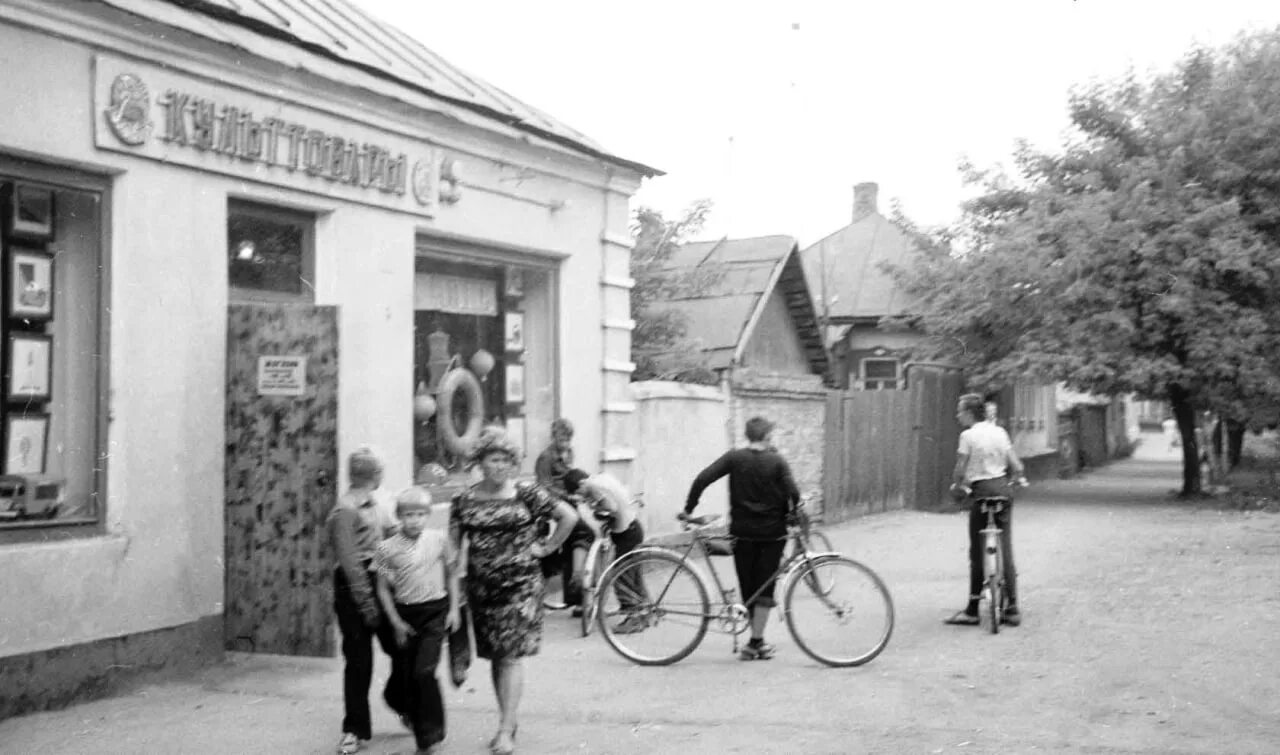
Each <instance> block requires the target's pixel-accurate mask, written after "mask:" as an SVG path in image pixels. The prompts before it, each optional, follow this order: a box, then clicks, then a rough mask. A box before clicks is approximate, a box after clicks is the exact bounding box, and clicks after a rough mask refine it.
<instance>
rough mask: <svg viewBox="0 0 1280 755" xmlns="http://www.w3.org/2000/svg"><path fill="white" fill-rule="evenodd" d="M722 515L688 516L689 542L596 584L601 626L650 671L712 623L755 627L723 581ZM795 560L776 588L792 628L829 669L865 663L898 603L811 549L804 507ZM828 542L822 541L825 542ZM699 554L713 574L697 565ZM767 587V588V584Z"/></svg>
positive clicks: (634, 556)
mask: <svg viewBox="0 0 1280 755" xmlns="http://www.w3.org/2000/svg"><path fill="white" fill-rule="evenodd" d="M719 519H720V517H719V516H703V517H687V518H686V519H685V521H684V523H683V524H684V529H685V530H686V531H687V532H689V533H690V535H691V537H690V539H689V542H688V543H687V544H685V545H681V546H677V547H668V546H659V545H647V546H642V547H640V548H637V549H636V550H634V551H632V552H631V553H628V554H627V555H625V556H623V557H622V558H620V559H618V560H617V561H615V562H613V564H612V565H610V566H609V568H608V569H607V570H606V571H605V574H604V577H603V578H602V579H601V584H600V588H599V597H598V598H597V600H598V601H599V603H600V605H599V612H598V619H597V621H598V626H599V628H600V633H601V635H602V636H603V637H604V638H605V641H606V642H608V643H609V646H610V647H612V648H613V649H614V650H615V651H616V652H617V653H618V654H620V655H621V656H622V657H624V658H626V659H627V660H629V661H632V662H634V663H638V664H640V665H643V666H663V665H667V664H671V663H675V662H676V661H679V660H681V659H682V658H685V657H686V656H688V655H689V654H690V653H692V652H693V650H694V649H695V648H696V647H697V646H698V644H699V643H700V642H701V641H702V638H703V637H704V636H706V633H707V630H708V628H710V627H711V626H712V625H713V623H714V625H715V627H716V628H717V629H718V630H719V631H721V632H724V633H726V634H729V635H731V636H732V637H733V650H734V652H735V653H736V652H737V651H738V635H740V634H742V633H743V632H745V631H746V630H747V628H748V626H749V621H748V614H747V609H746V603H748V602H750V601H751V600H754V599H755V598H757V597H758V596H759V595H760V593H761V592H762V591H763V590H764V589H765V588H764V587H761V588H760V590H758V591H757V592H756V593H755V594H753V595H750V596H748V597H747V599H746V600H739V598H738V595H737V589H736V588H735V587H732V586H728V585H726V583H725V582H724V581H723V580H722V579H721V578H720V574H719V572H718V571H717V569H716V567H715V560H714V558H713V557H712V554H713V553H726V552H729V551H728V550H727V548H726V544H727V541H728V539H729V538H728V537H727V536H726V535H723V534H720V533H715V532H712V531H711V527H712V526H713V525H714V524H715V523H716V522H717V521H718V520H719ZM787 539H788V541H789V543H790V545H791V548H790V551H791V555H790V556H789V557H787V558H784V559H783V561H782V563H781V564H780V565H779V567H778V570H777V571H776V572H775V573H774V574H773V576H772V577H771V578H770V580H769V583H773V582H777V584H778V592H779V593H780V594H781V596H782V600H781V607H782V613H783V616H784V617H785V620H786V624H787V629H788V631H789V632H790V633H791V636H792V638H794V639H795V642H796V645H798V646H799V647H800V649H801V650H803V651H804V652H805V653H806V654H808V655H809V656H810V657H811V658H813V659H814V660H816V661H819V662H820V663H824V664H826V665H828V666H860V665H862V664H864V663H867V662H868V661H870V660H872V659H873V658H875V657H876V656H877V655H879V654H880V652H881V651H882V650H884V648H885V646H886V645H888V644H889V637H890V636H891V635H892V634H893V621H894V614H893V599H892V598H891V597H890V595H889V589H888V588H887V587H886V586H885V584H884V582H883V581H882V580H881V579H880V577H879V576H878V575H877V574H876V573H875V572H874V571H872V570H871V569H870V568H868V567H866V566H864V565H863V564H861V563H858V562H857V561H855V560H853V559H851V558H848V557H847V556H842V555H840V554H838V553H832V552H830V551H829V543H826V545H827V546H828V551H816V550H814V548H813V546H812V539H813V534H812V533H811V532H810V525H809V519H808V516H806V514H805V512H804V508H803V506H802V507H800V508H798V509H797V511H796V512H795V514H794V515H793V516H792V517H791V522H790V524H789V526H788V528H787ZM823 539H824V540H825V536H823ZM695 551H697V552H698V553H701V555H702V559H701V560H702V562H703V563H704V564H705V567H706V568H705V571H706V573H707V574H709V575H710V577H711V584H712V585H714V588H715V594H716V596H717V601H716V602H715V603H713V602H712V598H711V597H710V595H711V593H710V590H709V587H708V580H707V577H706V576H704V574H703V569H702V568H701V567H700V566H699V565H698V563H697V560H696V556H697V553H695ZM767 584H768V583H766V586H767Z"/></svg>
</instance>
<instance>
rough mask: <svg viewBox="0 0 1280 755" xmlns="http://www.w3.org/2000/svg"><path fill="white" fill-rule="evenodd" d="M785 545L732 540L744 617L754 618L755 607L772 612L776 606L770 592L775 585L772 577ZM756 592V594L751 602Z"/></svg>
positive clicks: (775, 581) (784, 541)
mask: <svg viewBox="0 0 1280 755" xmlns="http://www.w3.org/2000/svg"><path fill="white" fill-rule="evenodd" d="M786 545H787V541H786V540H743V539H742V538H740V537H739V538H734V541H733V567H734V570H735V571H737V573H738V589H739V590H741V591H742V600H743V601H746V606H747V612H748V613H750V614H754V613H755V608H756V606H763V607H764V608H772V607H773V606H776V605H777V604H778V602H777V601H776V600H774V599H773V592H774V588H775V587H777V584H778V582H777V580H774V579H773V575H774V574H775V573H776V572H777V571H778V564H780V563H782V550H783V549H784V548H785V547H786ZM762 587H763V588H764V589H763V590H761V588H762ZM757 590H760V594H759V595H756V596H755V598H754V599H752V596H753V595H755V593H756V591H757Z"/></svg>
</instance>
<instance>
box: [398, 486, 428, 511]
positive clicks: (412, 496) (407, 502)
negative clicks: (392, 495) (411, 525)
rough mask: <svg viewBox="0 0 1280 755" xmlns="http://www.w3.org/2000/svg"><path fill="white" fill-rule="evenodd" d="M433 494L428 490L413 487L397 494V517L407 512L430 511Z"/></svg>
mask: <svg viewBox="0 0 1280 755" xmlns="http://www.w3.org/2000/svg"><path fill="white" fill-rule="evenodd" d="M430 510H431V493H430V491H428V490H427V489H426V488H424V487H421V486H419V485H413V486H411V487H407V488H405V489H404V490H401V491H400V492H399V493H397V494H396V515H397V516H399V515H400V514H403V513H404V512H406V511H430Z"/></svg>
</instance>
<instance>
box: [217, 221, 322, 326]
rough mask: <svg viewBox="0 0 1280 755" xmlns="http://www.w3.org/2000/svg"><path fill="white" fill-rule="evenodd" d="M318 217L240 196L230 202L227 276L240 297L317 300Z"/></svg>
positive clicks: (236, 294)
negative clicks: (315, 247)
mask: <svg viewBox="0 0 1280 755" xmlns="http://www.w3.org/2000/svg"><path fill="white" fill-rule="evenodd" d="M313 226H314V218H313V217H312V216H310V215H307V214H305V213H300V212H296V211H292V210H286V209H283V208H279V207H271V206H268V205H260V204H254V203H252V202H244V201H240V200H235V199H233V200H231V201H229V202H228V203H227V280H228V283H229V284H230V286H231V298H232V299H235V300H240V301H263V300H265V301H311V300H312V299H313V292H314V285H313V282H314V280H315V274H314V269H315V265H314V260H315V255H314V253H313V251H312V249H313V247H312V233H313V231H312V229H313Z"/></svg>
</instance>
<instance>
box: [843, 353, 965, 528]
mask: <svg viewBox="0 0 1280 755" xmlns="http://www.w3.org/2000/svg"><path fill="white" fill-rule="evenodd" d="M960 391H961V374H960V372H959V370H956V369H953V368H950V367H946V366H942V365H933V364H913V365H909V366H908V370H907V388H906V389H905V390H901V391H894V390H883V391H831V392H830V393H829V394H828V396H827V427H826V454H825V458H824V460H823V461H824V474H823V507H824V518H825V520H826V521H828V522H839V521H844V520H847V519H852V518H854V517H858V516H863V515H865V514H874V513H878V512H882V511H892V510H896V509H923V510H934V509H937V508H939V507H940V506H941V505H942V504H943V502H944V501H945V500H946V496H947V486H948V485H949V484H950V481H951V471H952V469H953V468H954V466H955V450H956V443H957V442H958V439H959V437H960V427H959V424H958V423H957V422H956V418H955V412H956V403H957V401H958V400H959V398H960Z"/></svg>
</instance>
